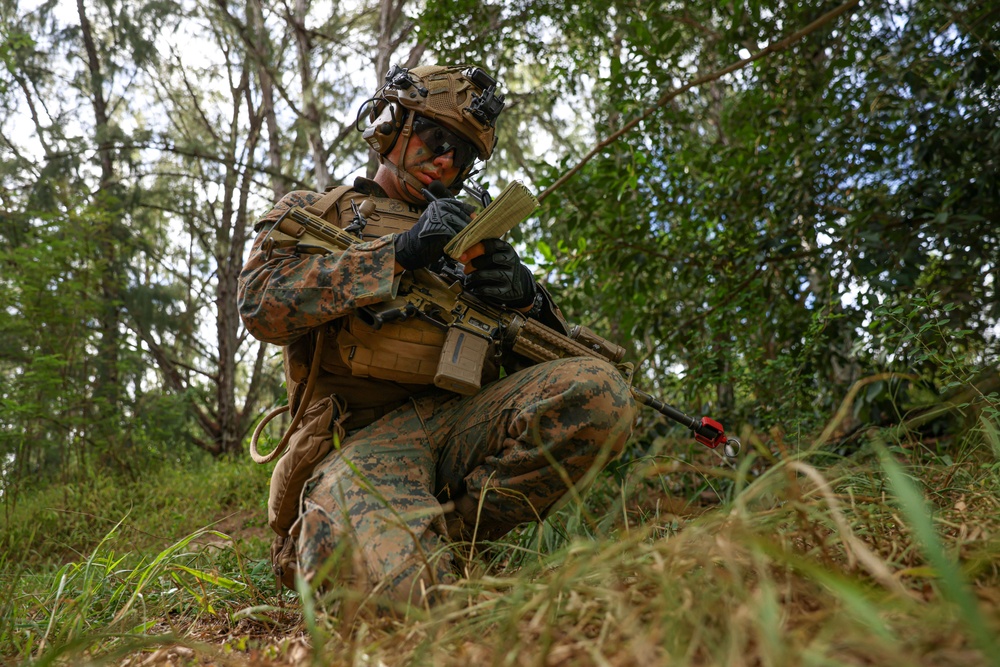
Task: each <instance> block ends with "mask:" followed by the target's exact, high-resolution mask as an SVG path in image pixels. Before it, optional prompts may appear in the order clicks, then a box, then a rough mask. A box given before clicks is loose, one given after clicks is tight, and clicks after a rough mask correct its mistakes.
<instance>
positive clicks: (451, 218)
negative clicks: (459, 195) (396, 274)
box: [396, 181, 475, 270]
mask: <svg viewBox="0 0 1000 667" xmlns="http://www.w3.org/2000/svg"><path fill="white" fill-rule="evenodd" d="M435 184H437V185H440V186H441V187H440V188H434V187H433V186H434V185H435ZM431 186H432V187H431V188H430V190H431V192H432V193H433V195H435V196H436V195H438V194H439V193H441V194H443V195H444V196H441V197H439V198H437V199H434V200H433V201H432V202H431V203H430V204H428V205H427V208H426V209H425V210H424V212H423V214H422V215H421V216H420V219H419V220H417V224H415V225H413V227H411V228H410V229H408V230H406V231H405V232H403V233H402V234H399V235H397V236H396V261H397V262H399V263H400V265H401V266H402V267H403V268H404V269H410V270H412V269H420V268H423V267H425V266H427V265H428V264H430V263H431V262H433V261H435V260H437V259H438V258H440V257H441V255H443V254H444V247H445V246H446V245H448V241H450V240H451V238H452V237H453V236H455V234H458V233H459V232H460V231H462V229H463V228H464V227H465V226H466V225H467V224H469V223H470V222H472V218H470V217H469V213H471V212H472V211H473V210H475V209H474V208H473V207H472V206H470V205H469V204H463V203H462V202H460V201H458V200H457V199H455V198H454V197H453V196H452V194H451V193H450V192H448V190H447V189H446V188H445V187H444V186H443V185H441V182H440V181H434V183H431ZM442 191H443V193H442Z"/></svg>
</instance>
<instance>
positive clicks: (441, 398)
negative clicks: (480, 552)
mask: <svg viewBox="0 0 1000 667" xmlns="http://www.w3.org/2000/svg"><path fill="white" fill-rule="evenodd" d="M635 412H636V406H635V403H634V401H633V399H632V397H631V394H630V392H629V388H628V385H627V384H626V382H625V380H624V379H623V378H622V377H621V375H620V374H619V373H618V372H617V371H616V370H615V369H614V367H613V366H611V365H610V364H608V363H606V362H603V361H600V360H596V359H587V358H575V359H561V360H557V361H552V362H548V363H544V364H539V365H536V366H532V367H530V368H527V369H525V370H522V371H519V372H517V373H514V374H512V375H510V376H508V377H505V378H503V379H501V380H498V381H497V382H494V383H492V384H490V385H488V386H486V387H485V388H483V390H482V391H480V392H479V393H477V394H476V395H474V396H469V397H461V396H456V395H455V394H452V393H448V392H444V391H434V392H432V393H430V394H428V395H424V396H421V397H418V398H414V399H413V400H412V401H411V402H410V403H409V404H407V405H405V406H403V407H401V408H399V409H398V410H396V411H394V412H392V413H390V414H389V415H386V416H385V417H383V418H382V419H380V420H379V421H377V422H375V423H373V424H371V425H369V426H367V427H366V428H364V429H361V430H360V431H358V432H356V433H353V434H351V435H350V436H349V437H348V438H347V439H346V440H345V441H344V442H343V443H342V444H341V446H340V447H339V448H335V449H334V450H333V451H331V453H330V454H329V455H328V456H327V457H326V459H324V460H323V461H322V462H320V464H319V465H318V466H317V467H316V470H315V474H314V476H313V477H312V478H311V479H310V480H309V482H308V483H307V484H306V486H305V489H304V490H303V496H302V503H301V514H300V516H299V518H298V520H297V521H296V523H295V525H294V526H293V527H292V530H291V536H292V539H294V540H295V547H296V552H297V560H298V570H299V572H300V573H301V574H303V575H304V576H305V578H306V580H308V581H311V582H312V583H313V585H314V586H326V585H329V586H343V587H353V588H354V589H355V590H358V591H364V592H365V593H366V594H371V593H374V594H376V595H377V596H379V597H380V598H381V599H383V600H388V601H390V602H401V603H405V602H408V603H410V604H425V603H432V602H434V601H435V598H436V594H435V587H436V586H437V585H438V584H447V583H450V582H453V581H454V580H455V572H456V567H455V565H454V562H453V559H454V556H453V554H452V550H451V549H449V548H448V542H449V541H452V540H456V539H459V540H465V541H472V540H478V539H493V538H497V537H499V536H501V535H504V534H505V533H507V532H508V531H509V530H510V529H511V528H513V527H514V526H516V525H518V524H520V523H525V522H529V521H535V520H539V519H540V518H544V517H545V515H546V514H547V513H548V512H550V511H552V509H553V507H554V506H555V505H556V504H557V503H558V502H559V501H560V500H561V499H563V498H564V497H567V496H568V495H569V494H571V493H573V492H575V491H578V490H579V489H580V488H582V487H583V486H585V485H586V484H587V483H589V481H590V480H591V479H592V478H593V477H594V475H596V473H597V472H598V471H599V470H600V469H601V468H602V467H603V466H604V465H605V464H606V463H607V462H608V461H609V460H610V459H611V458H613V457H614V456H615V455H617V454H618V453H619V452H620V451H621V449H622V447H623V446H624V444H625V441H626V439H627V438H628V436H629V434H630V432H631V429H632V423H633V420H634V418H635Z"/></svg>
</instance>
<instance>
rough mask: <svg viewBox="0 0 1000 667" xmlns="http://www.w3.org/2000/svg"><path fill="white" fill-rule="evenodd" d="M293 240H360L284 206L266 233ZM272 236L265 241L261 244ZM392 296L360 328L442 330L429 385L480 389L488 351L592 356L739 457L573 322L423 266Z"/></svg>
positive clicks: (710, 422) (364, 315)
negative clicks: (528, 313) (480, 294)
mask: <svg viewBox="0 0 1000 667" xmlns="http://www.w3.org/2000/svg"><path fill="white" fill-rule="evenodd" d="M274 230H278V231H280V232H282V233H283V234H286V235H288V236H291V237H292V238H294V239H297V241H298V244H300V245H307V246H318V247H319V248H321V249H323V250H326V251H328V252H334V251H343V250H346V249H348V248H349V247H351V246H352V245H356V244H358V243H361V239H359V238H357V237H355V236H353V235H352V234H350V233H349V232H347V231H345V230H343V229H341V228H339V227H337V226H335V225H333V224H330V223H328V222H327V221H326V220H324V219H323V218H320V217H318V216H315V215H313V214H311V213H309V212H308V211H306V210H305V209H303V208H301V207H298V206H295V207H292V208H289V209H288V210H287V211H285V213H284V214H283V215H282V216H281V217H280V218H279V219H278V221H277V222H275V224H274V227H272V231H274ZM271 241H273V239H267V240H266V241H265V243H268V242H271ZM397 295H398V296H397V297H396V298H395V299H393V300H391V301H386V302H383V303H379V304H374V305H371V306H365V307H362V308H359V309H358V311H357V312H358V316H359V317H360V318H361V319H362V321H364V322H365V324H367V325H369V326H371V327H372V328H375V329H378V328H380V327H381V326H382V325H383V324H386V323H389V322H400V321H404V320H407V319H410V318H419V319H422V320H424V321H426V322H430V323H431V324H433V325H435V326H438V327H440V328H442V329H443V330H445V331H446V335H445V343H444V347H443V348H442V350H441V358H440V360H439V361H438V369H437V373H436V375H435V378H434V384H435V385H436V386H437V387H440V388H442V389H447V390H449V391H453V392H456V393H458V394H462V395H466V396H469V395H472V394H475V393H476V392H477V391H479V389H480V378H481V376H482V371H483V366H484V364H485V362H486V360H487V359H488V358H489V356H490V354H491V348H492V349H493V350H495V351H496V352H498V353H499V354H505V353H514V354H517V355H520V356H521V357H524V358H527V359H528V360H530V361H532V362H534V363H541V362H545V361H553V360H556V359H563V358H566V357H596V358H598V359H603V360H605V361H608V362H610V363H611V364H613V365H615V367H616V368H618V370H619V371H620V372H622V373H623V374H624V375H625V377H626V380H627V381H628V382H629V385H630V389H631V392H632V396H633V398H635V400H636V402H638V403H640V404H641V405H645V406H647V407H650V408H652V409H654V410H656V411H657V412H659V413H660V414H662V415H664V416H666V417H668V418H670V419H672V420H674V421H676V422H678V423H680V424H682V425H683V426H685V427H687V428H689V429H690V430H691V432H692V433H693V434H694V439H695V440H696V441H697V442H700V443H701V444H703V445H705V446H706V447H709V448H710V449H715V448H717V447H718V446H719V445H723V452H724V454H725V455H726V456H727V457H730V458H734V457H736V456H737V455H738V454H739V451H740V441H739V440H738V439H737V438H734V437H731V436H727V435H726V433H725V429H724V428H723V427H722V424H720V423H719V422H717V421H715V420H714V419H711V418H709V417H702V418H701V419H697V418H695V417H690V416H688V415H686V414H684V413H683V412H681V411H680V410H678V409H676V408H674V407H672V406H670V405H667V404H666V403H664V402H663V401H660V400H658V399H656V398H654V397H653V396H651V395H650V394H647V393H646V392H644V391H642V390H640V389H637V388H635V387H632V386H631V382H632V374H633V366H632V364H631V363H627V362H625V363H623V361H622V360H623V358H624V357H625V349H624V348H622V347H621V346H619V345H616V344H614V343H612V342H611V341H608V340H605V339H604V338H601V337H600V336H598V335H597V334H595V333H594V332H593V331H591V330H590V329H588V328H587V327H584V326H580V325H576V326H573V327H572V328H571V329H570V332H569V335H568V336H566V335H564V334H562V333H559V332H558V331H555V330H553V329H551V328H549V327H547V326H545V325H544V324H542V323H541V322H539V321H537V320H533V319H530V318H528V317H525V316H524V315H523V314H522V313H520V312H518V311H515V310H511V309H508V308H503V307H500V306H494V305H491V304H488V303H485V302H483V301H482V300H481V299H479V298H477V297H476V296H474V295H472V294H470V293H468V292H466V291H464V290H463V289H462V286H461V282H460V281H458V280H455V281H454V282H450V283H449V282H448V281H447V280H446V279H445V278H444V277H442V276H441V275H439V274H437V273H434V272H432V271H430V270H428V269H417V270H415V271H406V272H404V273H403V274H402V276H401V278H400V285H399V289H398V291H397Z"/></svg>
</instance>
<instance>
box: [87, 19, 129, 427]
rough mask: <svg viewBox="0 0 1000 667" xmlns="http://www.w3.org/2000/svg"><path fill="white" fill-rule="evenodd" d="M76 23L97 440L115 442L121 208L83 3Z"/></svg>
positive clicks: (94, 51) (96, 57) (98, 63)
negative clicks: (92, 254) (87, 179)
mask: <svg viewBox="0 0 1000 667" xmlns="http://www.w3.org/2000/svg"><path fill="white" fill-rule="evenodd" d="M76 9H77V13H78V15H79V18H80V32H81V36H82V38H83V44H84V49H85V51H86V55H87V68H88V70H89V71H90V101H91V105H92V107H93V109H94V136H95V140H96V142H97V154H98V159H99V161H100V165H101V182H100V185H99V188H98V192H97V194H96V197H95V201H94V207H95V210H96V211H97V216H96V217H97V222H96V224H95V226H94V239H95V243H96V244H97V249H98V255H99V257H100V265H99V270H98V272H99V275H100V294H101V301H102V307H101V313H100V317H99V321H98V327H97V328H98V331H99V332H100V342H99V344H98V346H97V352H98V353H97V384H96V386H95V388H94V396H95V398H96V399H97V416H98V423H97V428H98V432H99V433H100V436H101V439H102V440H112V439H114V434H115V431H116V429H117V426H118V423H119V413H120V405H119V402H120V387H119V384H120V378H119V374H118V357H119V347H120V340H119V338H120V335H121V334H120V327H121V314H122V306H121V268H120V261H119V258H118V248H117V247H116V245H115V244H116V241H115V238H116V236H118V235H117V234H116V233H115V232H116V230H117V228H118V227H119V225H120V219H119V218H120V216H121V214H122V202H121V199H120V197H119V196H118V194H117V193H116V192H115V191H114V190H115V185H116V178H115V167H114V154H113V150H114V148H113V145H112V143H111V141H110V140H109V135H110V127H109V124H108V102H107V98H106V96H105V91H104V72H103V70H102V69H101V60H100V56H99V55H98V52H97V47H96V44H95V42H94V35H93V29H92V27H91V23H90V19H89V18H88V17H87V12H86V9H85V7H84V5H83V0H77V2H76Z"/></svg>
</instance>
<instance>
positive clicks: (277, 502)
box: [267, 396, 344, 537]
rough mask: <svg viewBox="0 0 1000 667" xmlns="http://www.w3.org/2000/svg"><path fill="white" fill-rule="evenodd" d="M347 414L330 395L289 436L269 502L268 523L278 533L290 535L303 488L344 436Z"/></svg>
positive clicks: (316, 405) (310, 407) (315, 404)
mask: <svg viewBox="0 0 1000 667" xmlns="http://www.w3.org/2000/svg"><path fill="white" fill-rule="evenodd" d="M343 416H344V408H343V405H342V404H341V403H339V402H338V401H336V400H335V397H332V396H327V397H326V398H323V399H321V400H319V401H316V402H315V403H313V404H312V405H311V406H309V408H308V409H307V410H306V411H305V413H304V414H303V415H302V421H301V422H299V426H298V428H297V429H296V430H295V432H294V433H292V435H291V437H290V438H289V439H288V451H286V452H285V455H284V456H282V457H281V458H280V459H278V463H277V464H276V465H275V466H274V471H272V473H271V493H270V497H269V498H268V501H267V523H268V525H270V526H271V529H272V530H274V532H276V533H277V534H278V535H280V536H282V537H287V536H288V531H289V529H290V528H291V527H292V524H293V523H295V519H297V518H298V516H299V500H300V496H301V495H302V488H303V487H304V486H305V484H306V481H307V480H308V479H309V478H310V477H312V474H313V470H315V469H316V465H317V464H319V462H320V461H322V460H323V459H324V458H325V457H326V455H327V454H329V453H330V450H331V449H333V441H334V438H342V437H343V435H344V433H343V429H341V428H340V424H339V420H340V419H341V418H342V417H343Z"/></svg>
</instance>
